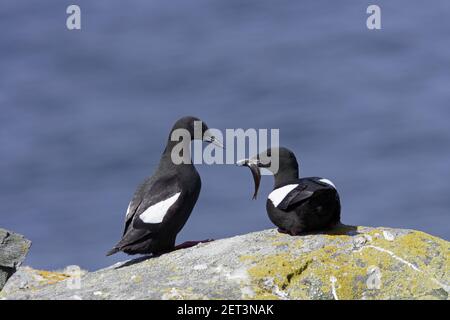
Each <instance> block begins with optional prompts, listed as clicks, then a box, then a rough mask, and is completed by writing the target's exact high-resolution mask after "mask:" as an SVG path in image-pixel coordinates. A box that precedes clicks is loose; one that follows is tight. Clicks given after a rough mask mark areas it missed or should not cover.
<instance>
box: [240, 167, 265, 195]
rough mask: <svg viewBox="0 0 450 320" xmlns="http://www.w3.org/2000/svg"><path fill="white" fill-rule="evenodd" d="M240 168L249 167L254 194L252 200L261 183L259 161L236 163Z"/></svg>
mask: <svg viewBox="0 0 450 320" xmlns="http://www.w3.org/2000/svg"><path fill="white" fill-rule="evenodd" d="M236 165H238V166H240V167H249V168H250V171H251V172H252V176H253V181H254V183H255V192H254V193H253V200H255V199H256V196H257V195H258V190H259V184H260V182H261V170H259V160H257V159H242V160H239V161H237V162H236Z"/></svg>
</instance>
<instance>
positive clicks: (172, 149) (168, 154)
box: [159, 137, 192, 168]
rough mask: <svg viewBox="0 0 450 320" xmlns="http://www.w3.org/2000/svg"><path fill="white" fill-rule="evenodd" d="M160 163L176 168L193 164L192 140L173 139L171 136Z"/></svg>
mask: <svg viewBox="0 0 450 320" xmlns="http://www.w3.org/2000/svg"><path fill="white" fill-rule="evenodd" d="M180 161H183V162H182V163H180ZM159 165H160V167H161V166H164V167H176V168H180V167H184V166H192V158H191V141H188V140H182V141H172V140H171V139H170V137H169V140H168V141H167V144H166V148H165V149H164V152H163V154H162V156H161V161H160V164H159Z"/></svg>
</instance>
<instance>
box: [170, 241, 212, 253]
mask: <svg viewBox="0 0 450 320" xmlns="http://www.w3.org/2000/svg"><path fill="white" fill-rule="evenodd" d="M211 241H214V239H206V240H200V241H186V242H183V243H181V244H179V245H177V246H175V248H173V250H172V251H175V250H179V249H187V248H190V247H193V246H196V245H197V244H199V243H206V242H211Z"/></svg>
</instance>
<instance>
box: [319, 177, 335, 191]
mask: <svg viewBox="0 0 450 320" xmlns="http://www.w3.org/2000/svg"><path fill="white" fill-rule="evenodd" d="M319 181H320V182H323V183H326V184H329V185H330V186H332V187H333V188H335V189H336V186H335V185H334V183H333V182H331V181H330V180H328V179H320V180H319Z"/></svg>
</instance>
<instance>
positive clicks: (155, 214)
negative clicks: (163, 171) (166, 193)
mask: <svg viewBox="0 0 450 320" xmlns="http://www.w3.org/2000/svg"><path fill="white" fill-rule="evenodd" d="M180 194H181V192H178V193H175V194H174V195H173V196H171V197H170V198H167V199H166V200H163V201H160V202H158V203H156V204H154V205H152V206H150V207H148V208H147V210H145V211H144V212H143V213H141V214H140V215H139V218H141V220H142V221H143V222H145V223H161V221H163V219H164V216H165V215H166V213H167V211H168V210H169V208H170V207H171V206H172V205H173V204H174V203H175V202H176V201H177V199H178V197H179V196H180Z"/></svg>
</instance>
